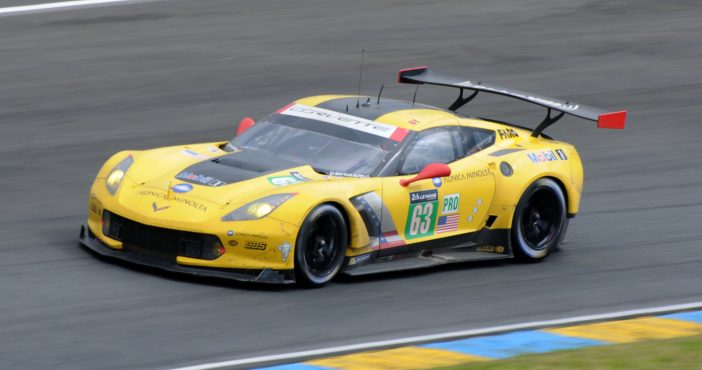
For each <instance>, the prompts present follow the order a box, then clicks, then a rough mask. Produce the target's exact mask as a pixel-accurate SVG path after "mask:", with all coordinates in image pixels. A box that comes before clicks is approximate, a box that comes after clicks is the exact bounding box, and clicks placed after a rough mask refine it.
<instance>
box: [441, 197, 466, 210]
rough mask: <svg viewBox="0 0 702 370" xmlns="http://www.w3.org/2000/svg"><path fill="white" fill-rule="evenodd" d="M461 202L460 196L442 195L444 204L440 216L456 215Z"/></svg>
mask: <svg viewBox="0 0 702 370" xmlns="http://www.w3.org/2000/svg"><path fill="white" fill-rule="evenodd" d="M460 200H461V195H460V194H458V193H456V194H448V195H444V202H443V205H442V207H441V214H442V215H448V214H451V213H457V212H458V204H459V202H460Z"/></svg>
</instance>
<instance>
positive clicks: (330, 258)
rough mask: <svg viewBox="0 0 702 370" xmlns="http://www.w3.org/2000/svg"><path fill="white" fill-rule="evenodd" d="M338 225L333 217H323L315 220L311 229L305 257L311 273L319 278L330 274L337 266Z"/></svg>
mask: <svg viewBox="0 0 702 370" xmlns="http://www.w3.org/2000/svg"><path fill="white" fill-rule="evenodd" d="M337 229H338V225H337V223H336V221H335V220H334V219H333V218H332V217H328V216H327V217H325V216H322V217H320V218H318V219H317V220H315V223H314V226H313V227H312V228H311V229H310V234H309V236H308V239H307V244H306V247H307V248H305V257H306V260H307V262H308V265H309V268H310V272H312V273H313V274H314V275H317V276H324V275H326V274H328V273H329V272H330V271H331V270H332V269H333V268H334V266H335V261H336V258H337V254H338V251H337V248H336V244H337V241H336V238H337V236H336V230H337Z"/></svg>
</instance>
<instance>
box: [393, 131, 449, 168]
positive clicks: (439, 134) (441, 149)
mask: <svg viewBox="0 0 702 370" xmlns="http://www.w3.org/2000/svg"><path fill="white" fill-rule="evenodd" d="M455 160H456V151H455V149H454V147H453V140H451V133H450V132H449V131H447V130H445V129H433V130H429V131H425V132H422V133H420V134H419V135H418V136H417V137H416V138H415V140H414V142H413V143H411V144H410V146H409V148H408V149H407V154H406V155H405V159H404V160H403V161H402V166H401V167H400V175H410V174H414V173H417V172H419V171H421V169H422V168H424V166H426V165H428V164H429V163H450V162H453V161H455Z"/></svg>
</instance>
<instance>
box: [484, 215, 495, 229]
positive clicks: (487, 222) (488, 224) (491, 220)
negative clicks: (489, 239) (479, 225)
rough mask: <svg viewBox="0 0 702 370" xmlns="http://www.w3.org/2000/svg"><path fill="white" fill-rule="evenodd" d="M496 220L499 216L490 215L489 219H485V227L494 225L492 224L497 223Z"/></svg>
mask: <svg viewBox="0 0 702 370" xmlns="http://www.w3.org/2000/svg"><path fill="white" fill-rule="evenodd" d="M495 220H497V216H495V215H490V216H489V217H488V219H487V221H485V227H487V228H490V227H492V224H494V223H495Z"/></svg>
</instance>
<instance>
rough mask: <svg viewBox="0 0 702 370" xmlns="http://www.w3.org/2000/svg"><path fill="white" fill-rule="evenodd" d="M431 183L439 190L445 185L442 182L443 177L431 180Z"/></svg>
mask: <svg viewBox="0 0 702 370" xmlns="http://www.w3.org/2000/svg"><path fill="white" fill-rule="evenodd" d="M431 182H432V183H434V186H436V187H437V188H440V187H441V184H443V181H441V177H434V178H433V179H431Z"/></svg>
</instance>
